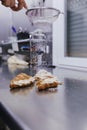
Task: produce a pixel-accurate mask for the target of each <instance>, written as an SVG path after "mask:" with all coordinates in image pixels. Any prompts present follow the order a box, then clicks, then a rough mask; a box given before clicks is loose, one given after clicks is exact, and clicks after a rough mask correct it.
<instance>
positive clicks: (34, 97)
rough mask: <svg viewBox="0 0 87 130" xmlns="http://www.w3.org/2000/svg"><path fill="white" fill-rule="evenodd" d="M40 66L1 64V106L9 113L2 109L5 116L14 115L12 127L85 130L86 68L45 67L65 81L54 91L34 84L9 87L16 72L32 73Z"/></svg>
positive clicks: (86, 110) (14, 129)
mask: <svg viewBox="0 0 87 130" xmlns="http://www.w3.org/2000/svg"><path fill="white" fill-rule="evenodd" d="M39 69H40V68H22V67H21V68H19V67H16V69H14V70H13V69H12V66H11V67H8V65H7V64H5V63H4V64H2V65H1V67H0V102H1V106H2V105H3V106H2V107H1V106H0V110H2V109H5V111H4V112H5V113H6V112H7V113H8V114H4V112H3V115H4V116H8V117H9V118H10V116H11V120H13V121H12V122H11V123H13V124H12V126H13V130H20V129H21V130H22V129H23V130H86V129H87V72H80V71H74V70H68V69H63V68H55V69H53V70H52V69H48V68H46V69H48V70H49V71H51V72H52V73H53V74H54V75H56V76H57V77H58V79H59V80H60V81H61V82H63V85H60V86H58V88H57V89H56V90H55V91H44V92H38V91H37V90H36V88H35V86H33V87H31V88H25V89H15V90H13V91H11V90H10V88H9V83H10V80H11V79H12V78H13V77H14V76H15V75H17V74H18V73H20V72H25V73H27V74H31V75H33V74H34V73H36V72H37V71H38V70H39ZM3 107H4V108H3ZM6 118H7V117H6ZM9 120H10V119H9ZM14 124H15V125H14ZM16 125H19V126H20V128H19V127H18V128H16Z"/></svg>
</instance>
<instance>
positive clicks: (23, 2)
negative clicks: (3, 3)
mask: <svg viewBox="0 0 87 130" xmlns="http://www.w3.org/2000/svg"><path fill="white" fill-rule="evenodd" d="M18 2H19V4H22V5H23V7H24V8H25V9H28V7H27V4H26V2H25V0H18Z"/></svg>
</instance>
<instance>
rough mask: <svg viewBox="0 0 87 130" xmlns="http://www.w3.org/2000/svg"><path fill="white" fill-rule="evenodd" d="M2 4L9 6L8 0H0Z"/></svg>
mask: <svg viewBox="0 0 87 130" xmlns="http://www.w3.org/2000/svg"><path fill="white" fill-rule="evenodd" d="M2 5H4V6H6V7H10V0H2Z"/></svg>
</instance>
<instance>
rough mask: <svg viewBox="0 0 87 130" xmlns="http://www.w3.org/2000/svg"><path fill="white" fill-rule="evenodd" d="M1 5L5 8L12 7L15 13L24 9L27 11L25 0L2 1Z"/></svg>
mask: <svg viewBox="0 0 87 130" xmlns="http://www.w3.org/2000/svg"><path fill="white" fill-rule="evenodd" d="M1 4H2V5H4V6H5V7H10V8H11V9H12V10H13V11H19V10H21V9H22V8H23V7H24V8H25V9H27V4H26V2H25V0H1Z"/></svg>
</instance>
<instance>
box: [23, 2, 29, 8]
mask: <svg viewBox="0 0 87 130" xmlns="http://www.w3.org/2000/svg"><path fill="white" fill-rule="evenodd" d="M23 7H24V8H25V9H28V6H27V4H26V2H25V1H23Z"/></svg>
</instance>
